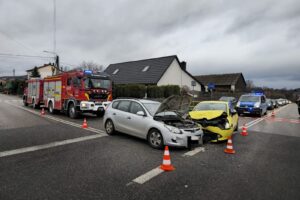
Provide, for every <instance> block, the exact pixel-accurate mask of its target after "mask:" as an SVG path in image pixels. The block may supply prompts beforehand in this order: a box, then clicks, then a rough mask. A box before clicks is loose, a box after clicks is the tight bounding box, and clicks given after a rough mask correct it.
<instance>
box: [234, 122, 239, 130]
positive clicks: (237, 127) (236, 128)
mask: <svg viewBox="0 0 300 200" xmlns="http://www.w3.org/2000/svg"><path fill="white" fill-rule="evenodd" d="M238 130H239V123H237V125H236V127H235V129H234V131H238Z"/></svg>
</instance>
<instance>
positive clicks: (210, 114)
mask: <svg viewBox="0 0 300 200" xmlns="http://www.w3.org/2000/svg"><path fill="white" fill-rule="evenodd" d="M223 114H224V111H223V110H202V111H191V112H189V115H190V117H191V118H192V119H196V120H200V119H207V120H211V119H214V118H218V117H220V116H221V115H223Z"/></svg>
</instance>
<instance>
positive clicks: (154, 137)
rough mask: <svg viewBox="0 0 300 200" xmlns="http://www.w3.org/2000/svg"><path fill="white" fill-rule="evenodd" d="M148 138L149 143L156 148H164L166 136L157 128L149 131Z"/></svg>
mask: <svg viewBox="0 0 300 200" xmlns="http://www.w3.org/2000/svg"><path fill="white" fill-rule="evenodd" d="M147 140H148V143H149V145H150V146H151V147H152V148H154V149H162V148H163V147H164V138H163V136H162V134H161V133H160V131H159V130H157V129H151V130H150V131H149V133H148V136H147Z"/></svg>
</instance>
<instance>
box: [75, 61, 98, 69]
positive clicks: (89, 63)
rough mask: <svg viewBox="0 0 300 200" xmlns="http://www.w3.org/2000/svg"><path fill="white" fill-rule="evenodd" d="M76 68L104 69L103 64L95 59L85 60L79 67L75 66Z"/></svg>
mask: <svg viewBox="0 0 300 200" xmlns="http://www.w3.org/2000/svg"><path fill="white" fill-rule="evenodd" d="M74 69H80V70H86V69H88V70H94V71H102V70H103V65H99V64H97V63H95V62H93V61H83V62H82V63H81V64H79V67H75V68H74Z"/></svg>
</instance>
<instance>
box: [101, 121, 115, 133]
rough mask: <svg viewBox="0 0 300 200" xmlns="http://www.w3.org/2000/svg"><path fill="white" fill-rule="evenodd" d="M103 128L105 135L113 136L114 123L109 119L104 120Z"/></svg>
mask: <svg viewBox="0 0 300 200" xmlns="http://www.w3.org/2000/svg"><path fill="white" fill-rule="evenodd" d="M104 128H105V132H106V133H107V135H114V134H115V132H116V131H115V126H114V123H113V122H112V121H111V120H110V119H108V120H106V122H105V127H104Z"/></svg>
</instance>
